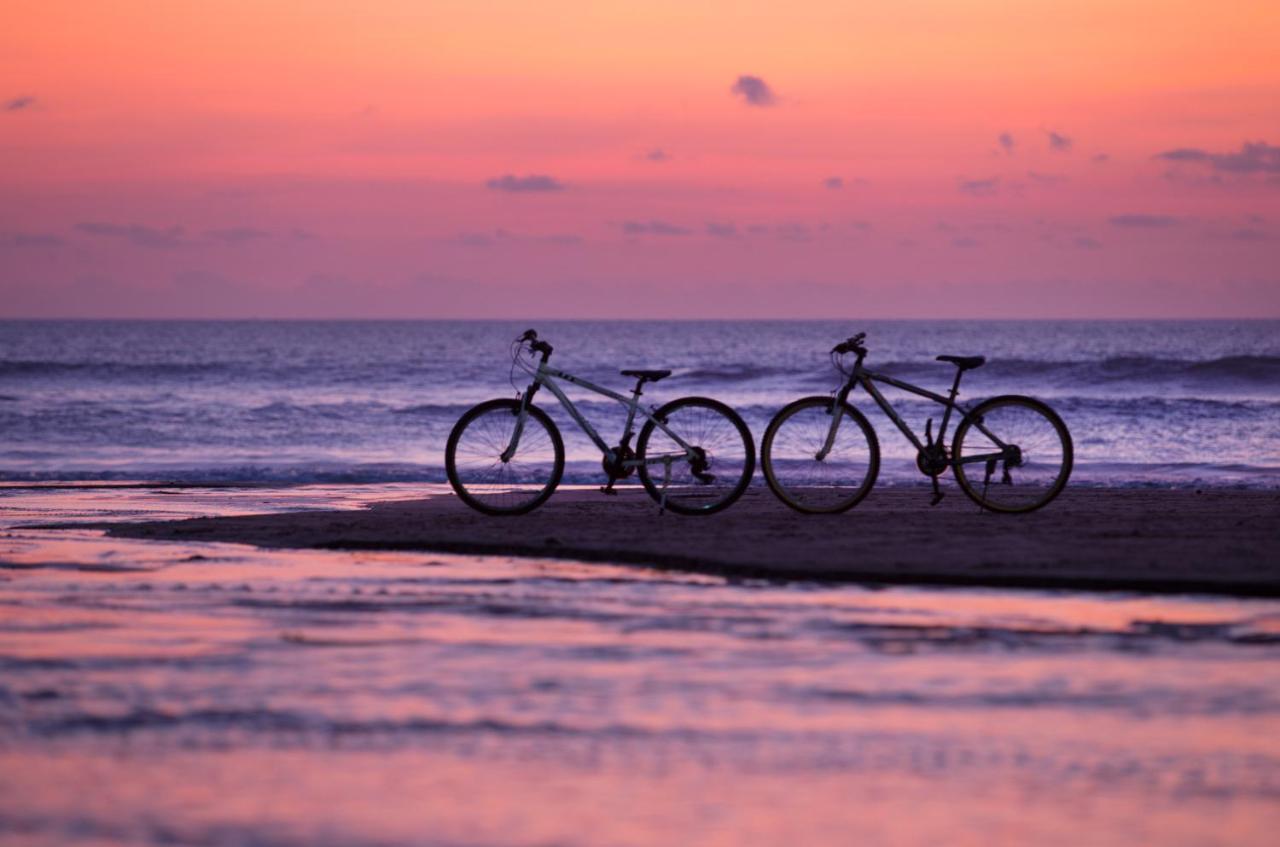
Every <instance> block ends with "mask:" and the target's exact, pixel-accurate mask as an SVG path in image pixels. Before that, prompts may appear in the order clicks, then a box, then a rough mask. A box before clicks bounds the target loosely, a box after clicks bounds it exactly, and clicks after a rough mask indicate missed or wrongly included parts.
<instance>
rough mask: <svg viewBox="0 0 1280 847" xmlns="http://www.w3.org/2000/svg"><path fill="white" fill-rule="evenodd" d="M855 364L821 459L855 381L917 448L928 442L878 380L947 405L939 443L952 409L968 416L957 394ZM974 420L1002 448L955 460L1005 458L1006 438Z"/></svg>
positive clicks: (939, 434)
mask: <svg viewBox="0 0 1280 847" xmlns="http://www.w3.org/2000/svg"><path fill="white" fill-rule="evenodd" d="M856 367H857V369H856V370H855V372H854V376H853V378H852V379H850V380H849V381H848V382H846V383H845V385H844V387H843V388H842V389H841V390H840V394H839V396H838V397H837V400H836V405H837V407H839V408H838V409H836V410H834V411H833V420H832V421H831V430H830V432H828V433H827V440H826V443H824V444H823V446H822V450H821V451H820V452H819V454H818V459H819V460H821V459H823V458H825V457H826V455H827V453H829V452H830V451H831V449H832V447H833V445H834V444H835V439H836V430H837V429H838V428H839V426H840V420H841V418H842V417H843V416H844V415H843V406H844V403H845V402H846V401H847V400H848V398H849V394H850V393H851V392H852V391H853V388H854V386H855V385H861V386H862V387H863V388H864V389H866V392H867V393H868V394H869V395H871V399H872V400H875V402H876V405H877V406H879V407H880V409H881V411H883V412H884V413H885V414H886V415H888V417H889V420H891V421H893V423H894V426H896V427H897V428H898V430H899V431H900V432H901V433H902V434H903V435H904V436H905V437H906V438H907V440H908V441H910V442H911V444H912V445H913V446H914V447H915V448H916V449H917V450H924V449H925V446H926V445H924V444H923V443H921V441H920V439H919V437H917V436H916V434H915V432H913V431H912V429H911V427H910V426H908V425H907V423H906V421H904V420H903V419H902V416H901V415H899V414H898V410H897V409H895V408H894V407H893V404H892V403H890V402H889V399H888V398H887V397H885V396H884V394H882V393H881V392H880V389H878V388H876V386H875V383H876V382H883V383H885V384H887V385H892V386H893V387H894V388H898V389H901V390H903V391H907V392H909V393H911V394H916V395H918V396H920V397H927V398H928V399H930V400H932V401H934V402H935V403H939V404H941V405H942V406H944V407H945V408H946V411H945V412H943V414H942V423H941V424H940V425H939V427H938V439H937V442H936V443H942V442H943V441H944V440H945V438H946V432H947V426H948V425H949V423H950V420H951V412H952V410H953V409H954V410H958V411H959V412H960V414H961V415H962V416H964V417H965V418H968V417H969V410H968V409H966V408H965V407H964V406H962V405H961V404H959V403H957V402H956V401H955V399H954V397H944V396H943V395H941V394H938V393H936V392H933V391H929V390H928V389H926V388H920V387H919V386H917V385H912V384H911V383H909V382H903V381H902V380H900V379H895V378H894V377H891V376H889V375H888V374H882V373H876V372H875V371H870V370H866V369H865V368H862V367H861V365H858V366H856ZM973 424H974V426H976V427H977V428H978V430H979V431H980V432H981V433H982V434H983V435H985V436H987V438H990V439H991V441H992V443H994V444H996V445H998V446H999V447H1000V451H1001V452H999V453H990V454H986V453H984V454H981V455H975V456H967V457H965V458H964V459H955V458H953V459H952V462H953V463H958V464H976V463H978V462H985V461H988V460H990V459H998V458H1002V457H1003V456H1004V453H1005V451H1006V450H1008V445H1007V444H1005V443H1004V442H1003V441H1001V440H1000V439H999V438H997V437H996V436H995V434H994V433H992V432H991V431H990V430H988V429H987V428H986V427H985V426H984V425H983V422H982V421H981V420H977V419H973Z"/></svg>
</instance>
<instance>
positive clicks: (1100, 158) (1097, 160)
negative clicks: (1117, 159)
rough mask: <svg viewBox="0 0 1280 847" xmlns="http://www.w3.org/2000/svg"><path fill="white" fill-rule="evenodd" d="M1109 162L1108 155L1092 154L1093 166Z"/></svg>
mask: <svg viewBox="0 0 1280 847" xmlns="http://www.w3.org/2000/svg"><path fill="white" fill-rule="evenodd" d="M1109 161H1111V154H1110V153H1094V154H1093V163H1094V164H1095V165H1101V164H1105V163H1106V162H1109Z"/></svg>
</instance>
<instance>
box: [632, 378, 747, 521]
mask: <svg viewBox="0 0 1280 847" xmlns="http://www.w3.org/2000/svg"><path fill="white" fill-rule="evenodd" d="M699 410H701V415H699V414H698V412H699ZM681 412H684V413H685V414H680V413H681ZM654 414H655V415H656V416H657V417H658V418H659V419H661V420H662V421H663V423H665V424H667V425H668V426H669V427H671V429H672V430H673V431H675V432H676V434H677V435H679V436H680V438H682V439H684V440H685V441H686V442H687V443H689V444H690V445H691V446H694V447H700V448H702V449H703V450H705V451H706V453H707V457H708V460H709V461H708V466H707V470H715V469H716V468H717V467H718V468H720V469H721V475H723V473H724V472H725V471H728V472H729V473H730V474H731V478H730V479H728V480H726V481H725V483H724V484H715V483H711V484H708V483H706V482H705V481H703V480H702V479H701V478H700V477H699V476H698V473H699V472H698V470H697V469H696V468H693V467H692V466H691V464H690V463H689V462H688V460H687V459H685V458H684V457H683V456H681V458H680V459H679V462H678V464H679V465H680V468H679V470H680V472H681V473H680V475H679V477H678V479H676V480H675V481H676V483H677V487H676V489H675V490H674V491H673V490H672V487H671V484H670V481H668V485H667V486H666V492H665V500H666V506H665V507H666V508H667V509H670V510H671V511H672V512H675V513H677V514H681V515H710V514H713V513H715V512H719V511H720V510H722V509H726V508H728V507H729V506H730V505H732V504H733V503H734V502H735V501H736V500H737V499H738V498H739V497H741V496H742V494H743V492H745V491H746V490H747V486H749V485H750V484H751V477H752V475H753V474H754V473H755V467H756V448H755V440H754V438H753V437H752V435H751V430H750V429H748V428H747V424H746V423H745V422H744V421H743V420H742V418H741V416H739V415H738V413H737V412H735V411H734V410H733V409H731V408H730V407H729V406H726V405H725V404H724V403H721V402H720V401H719V400H712V399H711V398H709V397H682V398H680V399H678V400H672V401H671V402H670V403H667V404H666V405H664V406H662V408H660V409H658V410H657V411H656V412H655V413H654ZM673 419H675V420H674V422H673ZM725 424H728V427H726V426H725ZM713 428H714V429H713ZM655 432H656V433H658V435H657V437H659V438H667V439H668V440H669V438H670V437H669V436H667V435H666V434H665V433H664V432H662V430H660V429H659V428H658V427H657V425H656V424H655V423H654V422H653V421H652V420H648V421H645V424H644V426H643V427H642V428H641V429H640V436H639V438H638V439H637V440H636V458H637V459H641V460H643V459H644V458H645V457H646V456H648V455H649V451H650V449H651V448H652V446H653V445H651V444H650V439H651V438H653V437H655V436H654V433H655ZM735 435H736V436H737V437H736V438H734V436H735ZM739 442H740V443H739ZM665 451H666V452H671V453H674V452H677V451H680V452H683V451H682V450H681V448H679V447H678V445H676V444H675V442H671V445H670V446H669V447H666V450H665ZM671 464H672V466H673V467H674V466H675V465H677V462H676V461H673V462H672V463H671ZM656 467H659V466H657V465H647V464H642V465H640V469H639V476H640V482H641V484H642V485H643V486H644V489H645V491H647V492H648V494H649V496H650V497H652V498H653V499H654V501H655V502H657V503H662V502H663V499H664V492H663V490H662V487H661V486H662V480H661V478H659V479H658V480H654V479H653V477H652V476H651V474H650V469H651V468H656ZM706 475H710V476H716V475H714V474H706ZM716 479H717V482H718V481H719V477H718V476H716Z"/></svg>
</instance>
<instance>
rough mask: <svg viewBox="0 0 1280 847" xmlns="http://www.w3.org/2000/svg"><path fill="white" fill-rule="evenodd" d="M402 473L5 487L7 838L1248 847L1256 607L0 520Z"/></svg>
mask: <svg viewBox="0 0 1280 847" xmlns="http://www.w3.org/2000/svg"><path fill="white" fill-rule="evenodd" d="M366 493H367V494H368V495H369V496H367V497H365V499H366V500H367V499H372V498H373V497H377V496H382V495H385V496H387V497H388V498H393V497H403V496H405V494H404V492H403V491H381V492H380V491H378V490H374V491H368V490H367V489H363V488H362V489H359V490H358V491H350V490H346V491H344V490H341V489H335V488H326V489H324V490H322V491H318V490H315V489H292V490H289V491H280V492H270V491H258V492H253V493H251V494H246V493H245V492H202V493H199V494H193V495H192V496H191V497H190V498H185V497H175V496H174V495H172V494H162V493H159V492H156V491H153V490H150V489H113V490H108V491H104V490H100V489H86V490H70V491H67V490H64V491H60V492H53V491H43V492H30V491H22V490H17V489H13V490H6V491H4V495H5V496H3V497H0V506H2V507H3V510H4V511H3V524H4V526H5V527H7V528H8V529H5V530H3V531H4V532H5V537H3V538H0V564H2V566H3V567H2V569H0V607H2V608H3V613H0V832H3V833H6V841H7V840H9V839H13V840H14V843H19V844H54V843H68V842H71V843H86V844H95V843H103V844H105V843H139V844H153V843H193V844H226V843H236V844H264V845H265V844H270V845H282V844H283V845H292V844H299V845H301V844H350V843H375V844H421V843H435V844H539V845H541V844H655V843H685V844H695V843H696V844H724V845H738V844H777V843H779V842H782V841H784V840H786V841H791V842H793V843H802V844H806V845H807V844H824V843H830V844H845V843H851V842H853V841H863V842H868V841H869V842H871V843H895V844H902V843H905V844H916V843H919V844H923V843H947V844H962V845H963V844H970V843H972V844H987V843H993V842H997V843H1018V844H1027V843H1035V844H1055V843H1062V844H1079V843H1090V844H1107V843H1117V844H1118V843H1125V844H1132V843H1175V844H1176V843H1187V844H1191V843H1207V842H1215V843H1227V842H1229V843H1234V844H1248V843H1257V844H1262V843H1270V839H1271V835H1272V833H1274V830H1275V827H1276V826H1277V825H1280V803H1278V802H1277V800H1280V740H1277V739H1278V738H1280V733H1278V732H1277V728H1278V727H1280V720H1278V717H1280V672H1278V671H1277V667H1280V666H1278V665H1277V662H1276V660H1277V658H1278V657H1280V603H1277V602H1274V601H1252V600H1250V601H1246V600H1222V599H1206V598H1196V597H1160V598H1153V597H1143V596H1137V595H1134V596H1124V595H1110V596H1107V597H1097V596H1092V595H1088V594H1080V593H1075V594H1072V593H1048V592H1041V593H1036V592H1018V593H1014V592H1008V591H976V590H964V591H961V590H927V589H891V590H879V591H875V590H867V589H863V588H857V587H847V586H831V585H820V584H812V583H765V582H752V581H736V582H735V581H727V580H724V579H721V578H717V577H710V576H705V575H683V574H679V573H672V572H661V573H660V572H655V571H649V570H645V569H643V568H629V567H618V566H610V565H586V564H577V563H571V562H559V561H554V560H536V559H524V560H519V559H506V558H495V557H490V558H475V557H465V556H443V555H431V554H409V553H347V552H310V551H262V550H256V549H252V548H248V547H243V546H236V545H219V544H172V543H157V542H146V541H130V540H121V539H107V538H104V537H103V536H102V534H101V533H99V532H92V531H65V530H46V529H13V528H12V527H16V526H22V525H29V524H33V523H40V522H42V521H43V522H60V521H65V520H68V519H71V518H77V517H82V516H84V515H88V514H92V515H94V516H95V518H94V519H95V520H102V519H111V518H113V517H117V518H123V519H138V517H139V515H143V514H154V513H155V512H157V511H162V512H163V513H164V514H165V515H167V516H169V515H171V516H182V515H183V514H190V513H192V512H196V513H201V514H210V513H224V512H229V511H237V510H242V511H246V512H248V511H262V508H263V507H262V503H261V502H256V500H254V501H251V500H250V499H249V498H256V499H257V500H271V501H272V502H274V503H275V504H276V505H277V506H278V507H281V508H286V507H287V506H286V505H283V504H287V503H288V502H289V501H290V498H293V503H294V505H295V506H299V505H304V506H307V507H311V508H333V506H334V504H335V503H348V504H350V505H352V506H354V505H358V503H359V502H360V498H361V497H362V496H364V495H365V494H366Z"/></svg>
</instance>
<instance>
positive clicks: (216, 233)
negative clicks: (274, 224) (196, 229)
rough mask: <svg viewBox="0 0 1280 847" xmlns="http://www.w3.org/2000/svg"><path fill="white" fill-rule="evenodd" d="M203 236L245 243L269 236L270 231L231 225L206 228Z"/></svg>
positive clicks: (231, 242) (226, 241)
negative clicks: (219, 227) (223, 227)
mask: <svg viewBox="0 0 1280 847" xmlns="http://www.w3.org/2000/svg"><path fill="white" fill-rule="evenodd" d="M204 236H205V238H208V239H211V240H213V241H220V242H222V243H223V244H245V243H247V242H250V241H259V240H261V239H264V238H270V237H271V233H269V232H267V231H266V230H264V229H254V228H253V227H251V226H233V227H227V228H226V229H207V230H205V232H204Z"/></svg>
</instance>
